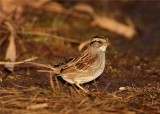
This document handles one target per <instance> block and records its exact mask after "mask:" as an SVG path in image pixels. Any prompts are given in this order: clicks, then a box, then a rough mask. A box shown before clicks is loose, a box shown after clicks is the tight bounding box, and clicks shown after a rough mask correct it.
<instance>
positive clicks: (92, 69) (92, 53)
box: [39, 35, 110, 93]
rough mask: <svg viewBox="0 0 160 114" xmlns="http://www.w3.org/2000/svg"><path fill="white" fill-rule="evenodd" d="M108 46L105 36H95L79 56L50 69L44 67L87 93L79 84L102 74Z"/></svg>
mask: <svg viewBox="0 0 160 114" xmlns="http://www.w3.org/2000/svg"><path fill="white" fill-rule="evenodd" d="M109 45H110V42H109V40H108V38H107V37H106V36H102V35H100V36H95V37H93V38H92V39H91V41H90V43H89V44H88V46H87V48H86V49H85V50H84V51H83V52H81V53H80V54H79V55H77V56H75V57H73V58H70V59H67V60H65V61H63V62H61V63H59V64H57V65H54V66H52V67H51V66H46V67H50V69H52V70H53V72H55V73H56V75H55V76H61V77H62V79H63V80H65V81H66V82H68V83H70V84H72V85H76V86H77V87H78V88H80V89H81V90H83V91H84V92H85V93H89V91H88V90H86V89H84V88H83V87H82V86H81V84H84V83H87V82H90V81H93V80H95V79H96V78H97V77H99V76H100V75H101V74H102V73H103V71H104V68H105V53H106V49H107V47H108V46H109ZM39 65H40V64H39ZM42 66H44V65H42Z"/></svg>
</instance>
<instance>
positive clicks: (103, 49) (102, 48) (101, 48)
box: [99, 45, 107, 51]
mask: <svg viewBox="0 0 160 114" xmlns="http://www.w3.org/2000/svg"><path fill="white" fill-rule="evenodd" d="M106 48H107V46H105V45H103V46H101V47H100V48H99V49H100V50H101V51H106Z"/></svg>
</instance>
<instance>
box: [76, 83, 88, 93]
mask: <svg viewBox="0 0 160 114" xmlns="http://www.w3.org/2000/svg"><path fill="white" fill-rule="evenodd" d="M75 85H76V86H77V87H79V88H80V89H81V90H83V91H84V92H85V93H87V94H90V93H89V91H88V90H86V89H84V88H83V87H82V86H80V84H79V83H75Z"/></svg>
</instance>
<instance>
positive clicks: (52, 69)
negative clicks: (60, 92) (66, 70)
mask: <svg viewBox="0 0 160 114" xmlns="http://www.w3.org/2000/svg"><path fill="white" fill-rule="evenodd" d="M25 63H29V64H32V65H35V66H38V67H44V68H48V69H50V70H48V72H49V71H50V72H55V73H57V74H58V72H57V68H54V67H53V66H51V65H47V64H42V63H36V62H25ZM40 71H41V70H40ZM42 71H43V70H42ZM44 71H47V70H44Z"/></svg>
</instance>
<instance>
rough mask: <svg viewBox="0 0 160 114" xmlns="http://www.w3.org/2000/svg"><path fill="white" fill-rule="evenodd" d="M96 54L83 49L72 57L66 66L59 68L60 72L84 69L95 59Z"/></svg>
mask: <svg viewBox="0 0 160 114" xmlns="http://www.w3.org/2000/svg"><path fill="white" fill-rule="evenodd" d="M97 57H98V56H97V54H92V53H91V52H88V51H84V52H83V53H81V54H80V55H79V56H77V57H75V58H73V59H72V60H71V61H70V62H68V64H67V65H66V66H64V67H63V68H62V69H61V73H62V74H64V73H72V72H76V71H85V70H86V69H87V68H88V67H90V66H92V64H93V63H94V62H95V61H96V59H97Z"/></svg>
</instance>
